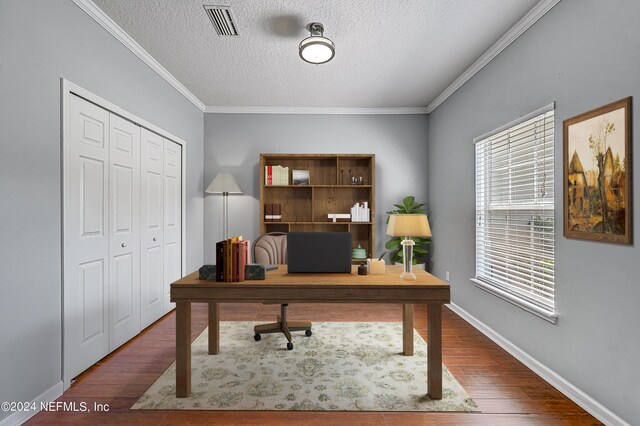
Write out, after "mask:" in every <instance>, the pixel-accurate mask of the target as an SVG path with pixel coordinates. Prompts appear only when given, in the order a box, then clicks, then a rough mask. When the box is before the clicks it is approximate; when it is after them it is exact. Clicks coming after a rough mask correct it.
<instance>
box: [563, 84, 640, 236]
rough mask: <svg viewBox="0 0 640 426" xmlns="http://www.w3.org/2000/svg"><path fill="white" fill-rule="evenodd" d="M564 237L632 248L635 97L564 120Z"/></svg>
mask: <svg viewBox="0 0 640 426" xmlns="http://www.w3.org/2000/svg"><path fill="white" fill-rule="evenodd" d="M563 136H564V158H563V162H564V236H565V237H569V238H579V239H585V240H595V241H607V242H613V243H621V244H631V242H632V241H631V236H632V232H631V231H632V230H631V225H632V223H631V219H632V217H633V211H632V199H631V196H632V191H631V182H632V179H631V158H632V157H631V145H632V143H631V97H628V98H624V99H621V100H619V101H616V102H613V103H611V104H608V105H605V106H602V107H600V108H597V109H594V110H592V111H588V112H585V113H583V114H580V115H578V116H576V117H573V118H569V119H567V120H564V123H563Z"/></svg>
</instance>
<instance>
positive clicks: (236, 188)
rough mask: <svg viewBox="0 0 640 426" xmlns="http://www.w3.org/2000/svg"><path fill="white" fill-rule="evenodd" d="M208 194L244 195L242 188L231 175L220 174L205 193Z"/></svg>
mask: <svg viewBox="0 0 640 426" xmlns="http://www.w3.org/2000/svg"><path fill="white" fill-rule="evenodd" d="M204 192H206V193H208V194H224V193H225V192H226V193H228V194H242V188H240V185H238V182H236V179H235V178H234V177H233V175H232V174H231V173H218V174H217V175H216V177H215V178H214V179H213V180H212V181H211V183H210V184H209V186H208V187H207V189H206V190H205V191H204Z"/></svg>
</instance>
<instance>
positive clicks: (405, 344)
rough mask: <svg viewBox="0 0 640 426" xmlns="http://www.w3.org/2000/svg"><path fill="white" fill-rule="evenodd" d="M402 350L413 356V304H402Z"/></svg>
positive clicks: (405, 353)
mask: <svg viewBox="0 0 640 426" xmlns="http://www.w3.org/2000/svg"><path fill="white" fill-rule="evenodd" d="M402 351H403V353H404V355H405V356H413V305H411V304H408V303H405V304H404V305H402Z"/></svg>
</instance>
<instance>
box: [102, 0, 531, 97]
mask: <svg viewBox="0 0 640 426" xmlns="http://www.w3.org/2000/svg"><path fill="white" fill-rule="evenodd" d="M93 1H94V3H95V4H96V5H97V6H98V7H100V8H101V9H102V10H103V11H104V12H105V13H106V14H107V15H109V17H111V19H113V20H114V21H115V22H116V23H117V24H118V25H119V26H120V27H121V28H122V29H123V30H125V31H126V32H127V33H128V34H129V35H130V36H131V37H133V39H135V40H136V41H137V42H138V43H139V44H140V45H141V46H142V47H143V48H144V49H145V50H146V51H147V52H149V53H150V54H151V55H152V56H153V57H154V58H155V59H156V60H157V61H158V62H159V63H160V64H162V65H163V66H164V67H165V68H166V69H167V70H168V71H169V72H170V73H171V74H173V75H174V76H175V77H176V78H177V79H178V80H179V81H180V82H181V83H182V84H183V85H184V86H186V87H187V88H188V89H189V90H190V91H191V92H192V93H193V94H194V95H195V96H196V97H198V98H199V99H200V100H201V101H202V102H203V103H204V104H205V105H207V106H228V107H324V108H394V107H424V106H426V105H428V104H429V103H430V102H431V101H432V100H433V99H434V98H436V97H437V96H438V95H439V94H440V93H441V92H442V91H443V90H444V89H445V88H447V86H449V85H450V84H451V83H452V82H453V81H454V80H455V79H456V78H457V77H458V76H459V75H460V74H462V73H463V72H464V71H465V70H466V69H467V68H468V67H469V66H470V65H471V64H472V63H473V62H474V61H475V60H476V59H478V57H480V56H481V55H482V54H483V53H484V52H485V51H486V50H487V49H488V48H489V47H490V46H491V45H492V44H493V43H495V42H496V41H497V40H498V39H499V38H500V37H501V36H502V35H503V34H504V33H506V32H507V31H508V30H509V29H510V28H511V27H512V26H513V25H514V24H515V23H516V22H518V20H520V18H522V17H523V16H524V15H525V14H526V13H527V12H528V11H529V10H530V9H531V8H532V7H533V6H534V5H535V4H536V3H537V1H538V0H315V1H310V0H251V1H249V0H244V1H240V0H211V1H209V0H135V1H132V0H93ZM203 4H209V5H210V4H224V5H225V6H231V8H232V13H233V15H234V18H235V20H236V24H237V28H238V31H239V32H240V37H236V38H229V37H226V38H225V37H218V35H217V33H216V31H215V29H214V28H213V26H212V24H211V21H210V20H209V18H208V17H207V14H206V13H205V10H204V8H203V7H202V6H203ZM314 21H317V22H321V23H322V24H323V25H324V27H325V33H324V35H325V37H328V38H330V39H331V40H333V42H334V43H335V44H336V56H335V58H334V59H333V60H332V61H331V62H328V63H326V64H322V65H312V64H308V63H306V62H304V61H302V59H300V57H299V56H298V43H299V42H300V40H302V39H303V38H304V37H307V36H308V35H309V33H308V31H307V30H306V29H305V26H306V25H307V24H309V23H310V22H314Z"/></svg>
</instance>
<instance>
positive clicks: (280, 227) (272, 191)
mask: <svg viewBox="0 0 640 426" xmlns="http://www.w3.org/2000/svg"><path fill="white" fill-rule="evenodd" d="M267 166H282V167H288V168H289V181H288V182H289V183H293V181H292V180H291V177H292V171H293V170H308V171H309V183H311V185H265V183H266V180H265V170H266V167H267ZM259 167H260V168H259V170H260V178H259V184H260V209H259V214H260V215H261V216H260V233H261V234H264V233H267V232H275V231H280V232H350V233H351V235H352V245H353V247H357V246H358V245H360V246H362V247H363V248H364V249H365V250H366V252H367V253H371V254H372V255H375V250H376V243H375V241H376V240H375V235H376V226H375V224H376V213H375V212H376V210H375V204H376V194H375V182H376V180H375V155H374V154H291V153H288V154H261V155H260V166H259ZM350 176H356V177H358V178H360V177H362V178H363V181H364V182H363V183H364V185H350V184H349V183H350V182H351V181H350ZM284 182H286V181H284ZM345 184H346V185H345ZM364 202H367V203H368V206H369V209H370V213H371V218H370V219H371V221H369V222H351V221H348V222H347V221H345V222H342V221H336V222H333V221H332V220H331V219H328V217H327V214H329V213H349V212H350V209H351V208H352V207H353V205H354V204H355V203H361V204H362V203H364ZM267 204H279V205H280V214H281V215H282V218H283V220H284V221H282V222H271V221H265V220H264V216H263V215H264V214H266V213H265V206H266V205H267Z"/></svg>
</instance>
